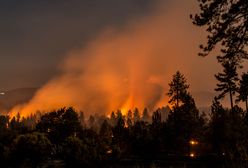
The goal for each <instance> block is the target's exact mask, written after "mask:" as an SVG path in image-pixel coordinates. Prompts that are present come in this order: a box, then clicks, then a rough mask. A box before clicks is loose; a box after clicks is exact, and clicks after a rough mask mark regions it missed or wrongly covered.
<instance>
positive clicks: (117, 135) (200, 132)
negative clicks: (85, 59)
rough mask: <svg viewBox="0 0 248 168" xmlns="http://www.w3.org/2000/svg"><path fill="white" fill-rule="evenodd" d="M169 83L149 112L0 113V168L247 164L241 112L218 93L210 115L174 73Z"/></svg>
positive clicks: (247, 123)
mask: <svg viewBox="0 0 248 168" xmlns="http://www.w3.org/2000/svg"><path fill="white" fill-rule="evenodd" d="M169 86H170V90H169V92H168V96H169V97H170V100H169V103H170V104H171V109H170V108H168V107H167V108H161V109H157V110H156V111H154V112H152V113H151V112H149V111H148V109H144V110H143V111H142V112H140V111H139V110H138V109H137V108H136V109H134V110H133V111H131V110H130V111H128V112H127V114H126V115H123V114H122V113H121V111H120V110H118V111H117V112H112V113H111V115H110V117H106V116H100V115H91V116H90V117H89V118H87V119H86V118H85V117H84V113H83V112H76V111H75V110H74V109H73V108H62V109H59V110H56V111H52V112H47V113H43V115H41V114H39V113H37V114H35V115H32V116H30V117H28V118H22V117H20V115H18V116H16V117H13V118H11V119H10V118H9V117H8V116H0V155H1V156H0V162H1V167H89V168H90V167H148V168H150V167H193V168H194V167H197V168H198V167H204V168H205V167H247V166H248V162H247V159H248V132H247V128H248V115H247V113H246V112H244V111H243V109H242V108H240V107H238V106H237V105H234V106H233V107H232V108H231V109H226V108H223V106H222V105H221V103H220V102H219V99H218V98H215V99H214V101H213V104H212V109H211V114H210V115H209V116H207V115H205V114H204V113H202V112H199V110H198V109H197V107H196V105H195V102H194V99H193V97H192V96H191V94H190V93H189V92H188V88H189V85H188V84H187V82H186V79H185V77H184V76H183V75H182V74H181V73H180V72H177V73H176V74H175V75H174V76H173V80H172V82H171V83H170V84H169ZM242 93H244V92H242ZM246 97H247V96H246Z"/></svg>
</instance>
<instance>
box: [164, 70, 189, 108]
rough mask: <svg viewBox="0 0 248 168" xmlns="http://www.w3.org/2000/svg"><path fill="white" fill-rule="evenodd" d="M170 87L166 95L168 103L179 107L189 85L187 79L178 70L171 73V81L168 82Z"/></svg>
mask: <svg viewBox="0 0 248 168" xmlns="http://www.w3.org/2000/svg"><path fill="white" fill-rule="evenodd" d="M169 86H170V89H169V92H168V93H167V95H168V96H169V97H170V99H169V103H171V104H173V105H175V107H177V108H178V107H179V104H180V103H183V99H184V97H185V95H187V89H188V88H189V85H188V84H187V80H186V79H185V77H184V75H182V74H181V73H180V72H179V71H177V72H176V74H174V75H173V79H172V81H171V82H170V83H169Z"/></svg>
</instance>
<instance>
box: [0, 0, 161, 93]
mask: <svg viewBox="0 0 248 168" xmlns="http://www.w3.org/2000/svg"><path fill="white" fill-rule="evenodd" d="M156 1H158V0H155V1H154V0H153V1H151V0H118V1H117V0H70V1H68V0H37V1H34V0H22V1H20V0H3V1H1V2H0V19H1V23H0V37H1V38H0V60H1V61H0V78H1V82H0V89H12V88H16V87H27V86H40V85H42V84H43V83H45V82H46V81H47V80H48V79H49V78H50V77H52V76H53V75H55V74H56V73H57V72H56V65H57V63H58V62H59V61H60V60H61V59H62V57H63V56H64V55H65V54H66V53H67V52H68V51H70V50H71V49H75V48H77V47H82V46H83V45H84V44H85V43H86V42H87V41H88V40H89V39H92V38H94V37H95V36H97V34H98V33H99V32H100V31H101V30H102V29H103V28H105V27H109V26H114V27H121V26H122V25H123V24H125V23H126V22H127V21H128V20H130V19H131V18H135V17H138V16H144V15H147V14H149V12H150V11H151V9H152V8H153V6H154V5H155V3H156Z"/></svg>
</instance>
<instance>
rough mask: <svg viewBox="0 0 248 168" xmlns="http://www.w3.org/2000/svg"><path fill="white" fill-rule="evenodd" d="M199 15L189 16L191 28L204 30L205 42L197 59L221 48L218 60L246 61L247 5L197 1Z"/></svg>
mask: <svg viewBox="0 0 248 168" xmlns="http://www.w3.org/2000/svg"><path fill="white" fill-rule="evenodd" d="M198 2H199V7H200V13H198V14H196V15H195V16H192V15H191V18H192V20H193V24H195V25H197V26H206V30H207V32H208V36H207V38H208V42H207V44H206V45H200V48H201V49H202V52H201V53H200V54H199V55H201V56H206V55H208V54H209V53H210V52H211V51H212V50H214V48H215V46H217V45H218V44H221V45H222V48H221V52H222V55H221V56H220V57H219V58H224V59H225V58H231V57H233V58H235V59H236V60H237V61H240V60H242V59H247V58H248V54H247V50H246V49H245V47H246V46H247V44H248V24H247V22H248V17H247V16H248V2H247V0H237V1H230V0H227V1H225V0H218V1H217V0H198Z"/></svg>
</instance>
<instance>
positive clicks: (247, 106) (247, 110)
mask: <svg viewBox="0 0 248 168" xmlns="http://www.w3.org/2000/svg"><path fill="white" fill-rule="evenodd" d="M247 99H248V97H246V99H245V106H246V113H248V102H247Z"/></svg>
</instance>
